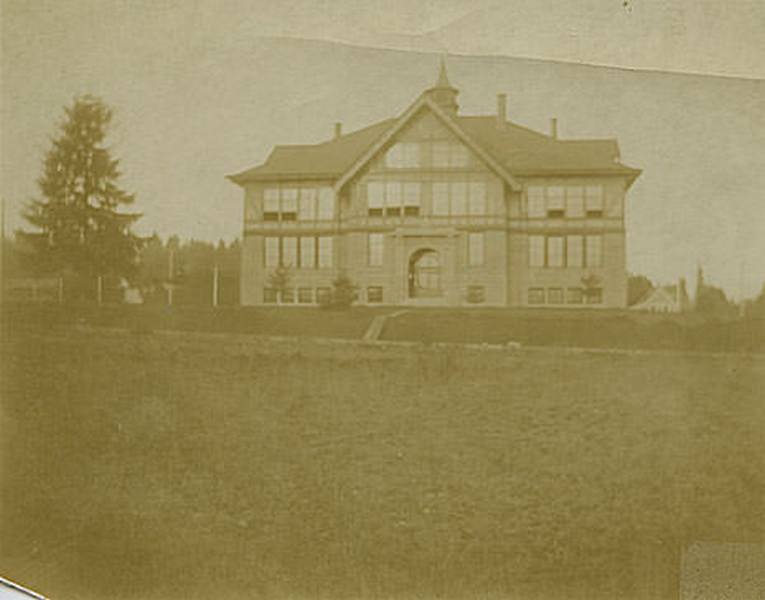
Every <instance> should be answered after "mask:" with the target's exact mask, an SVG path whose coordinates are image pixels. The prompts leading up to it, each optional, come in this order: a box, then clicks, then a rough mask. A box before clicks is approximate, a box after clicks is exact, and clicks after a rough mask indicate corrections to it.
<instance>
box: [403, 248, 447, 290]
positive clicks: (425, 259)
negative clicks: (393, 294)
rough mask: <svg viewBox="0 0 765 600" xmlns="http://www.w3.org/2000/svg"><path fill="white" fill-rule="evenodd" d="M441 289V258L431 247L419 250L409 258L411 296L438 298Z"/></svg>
mask: <svg viewBox="0 0 765 600" xmlns="http://www.w3.org/2000/svg"><path fill="white" fill-rule="evenodd" d="M439 296H443V290H442V289H441V260H440V258H439V256H438V252H436V251H435V250H432V249H430V248H423V249H421V250H417V251H416V252H415V253H414V254H412V256H411V258H410V259H409V297H410V298H437V297H439Z"/></svg>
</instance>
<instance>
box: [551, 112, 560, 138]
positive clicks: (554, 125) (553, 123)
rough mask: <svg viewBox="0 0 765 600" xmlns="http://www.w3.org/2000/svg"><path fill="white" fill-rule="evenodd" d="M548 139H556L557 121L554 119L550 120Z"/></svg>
mask: <svg viewBox="0 0 765 600" xmlns="http://www.w3.org/2000/svg"><path fill="white" fill-rule="evenodd" d="M550 137H552V139H554V140H557V139H558V119H556V118H555V117H553V118H552V119H550Z"/></svg>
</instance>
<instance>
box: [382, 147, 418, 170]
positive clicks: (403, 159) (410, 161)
mask: <svg viewBox="0 0 765 600" xmlns="http://www.w3.org/2000/svg"><path fill="white" fill-rule="evenodd" d="M385 166H387V167H391V168H393V169H407V168H408V169H412V168H416V167H419V166H420V145H419V144H418V143H416V142H398V143H396V144H393V146H391V147H390V149H389V150H388V151H387V152H386V153H385Z"/></svg>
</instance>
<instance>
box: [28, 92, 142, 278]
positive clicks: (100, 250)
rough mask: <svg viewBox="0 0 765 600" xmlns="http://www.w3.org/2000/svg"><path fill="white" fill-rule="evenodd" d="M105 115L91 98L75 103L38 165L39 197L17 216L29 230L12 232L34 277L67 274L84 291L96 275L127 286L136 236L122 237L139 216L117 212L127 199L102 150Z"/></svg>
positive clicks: (106, 109) (111, 160)
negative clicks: (22, 243)
mask: <svg viewBox="0 0 765 600" xmlns="http://www.w3.org/2000/svg"><path fill="white" fill-rule="evenodd" d="M111 119H112V110H111V109H110V108H109V107H108V106H106V105H105V104H104V103H103V102H102V101H101V100H99V99H97V98H94V97H92V96H82V97H80V98H77V99H75V101H74V103H73V104H72V106H70V107H67V108H65V118H64V120H63V122H62V123H61V125H60V128H59V129H60V130H59V132H58V135H57V137H54V138H53V139H52V147H51V149H50V150H49V151H48V154H47V155H46V157H45V161H44V163H43V174H42V176H41V177H40V178H39V179H38V185H39V188H40V192H41V198H39V199H35V200H32V201H31V202H30V203H29V204H28V205H27V207H26V210H25V211H24V215H23V216H24V218H25V219H26V220H27V221H28V222H29V223H30V224H31V225H32V226H33V227H34V228H35V229H36V231H34V232H20V234H21V236H22V237H24V238H25V239H26V241H27V242H28V243H29V246H30V247H31V249H32V252H31V256H30V257H29V258H30V259H31V262H32V267H33V268H34V270H35V271H36V272H37V273H40V274H58V275H69V276H74V277H75V279H77V280H79V282H80V285H85V286H92V281H93V279H94V278H95V277H97V276H113V277H115V278H125V279H128V280H132V279H133V277H134V275H135V273H136V269H137V257H138V251H139V250H140V246H141V241H142V240H141V238H139V237H138V236H136V235H134V234H133V233H131V231H130V227H131V226H132V224H133V223H134V222H135V221H136V220H137V219H138V218H140V216H141V215H140V214H137V213H127V212H119V211H120V209H121V208H124V207H126V206H129V205H130V204H132V203H133V200H134V197H133V196H132V195H131V194H128V193H127V192H125V191H124V190H123V189H121V188H120V187H119V185H118V180H119V177H120V175H121V173H120V171H119V161H118V160H116V159H114V158H112V157H111V155H110V153H109V150H108V148H107V147H106V146H105V145H104V141H105V138H106V133H107V129H108V127H109V124H110V122H111Z"/></svg>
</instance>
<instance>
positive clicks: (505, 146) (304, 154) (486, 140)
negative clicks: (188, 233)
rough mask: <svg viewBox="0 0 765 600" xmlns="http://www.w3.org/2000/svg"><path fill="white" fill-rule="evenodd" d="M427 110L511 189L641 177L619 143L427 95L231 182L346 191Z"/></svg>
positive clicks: (275, 154) (276, 154)
mask: <svg viewBox="0 0 765 600" xmlns="http://www.w3.org/2000/svg"><path fill="white" fill-rule="evenodd" d="M425 106H426V107H427V108H428V109H430V110H431V111H433V112H434V113H435V114H436V115H437V116H438V117H439V118H440V119H441V120H442V121H443V122H444V124H446V125H447V126H448V127H449V128H450V129H451V130H452V131H453V133H455V135H457V137H458V138H460V139H462V140H463V142H464V143H466V144H467V145H468V146H469V147H471V149H473V150H474V151H475V152H476V153H477V154H478V155H479V156H480V157H481V158H482V159H483V160H484V161H485V162H486V163H487V164H488V165H489V166H490V167H491V168H492V169H493V170H495V171H496V172H497V173H498V174H499V175H500V176H502V177H503V178H504V179H505V180H506V181H508V183H509V184H510V185H511V186H512V187H517V182H515V180H514V179H513V175H518V176H531V175H555V174H559V175H589V174H598V175H609V174H611V175H623V176H626V177H627V181H628V185H631V184H632V183H633V182H634V180H635V179H636V178H637V177H638V175H640V173H641V171H640V170H639V169H633V168H631V167H628V166H626V165H624V164H622V163H621V162H620V161H619V146H618V144H617V142H616V140H614V139H601V140H598V139H595V140H587V139H585V140H560V139H556V138H552V137H550V136H548V135H545V134H542V133H539V132H536V131H533V130H531V129H528V128H526V127H523V126H521V125H518V124H516V123H513V122H511V121H507V122H506V123H505V124H504V126H503V127H500V126H498V124H497V117H496V116H452V115H450V114H447V113H446V112H445V111H443V110H441V109H440V107H439V106H438V105H437V104H435V103H434V102H432V101H431V100H430V99H429V98H428V96H427V94H422V95H420V96H419V97H418V98H417V100H415V102H414V103H413V104H412V105H411V106H410V107H409V108H408V109H407V110H406V111H404V113H402V115H400V116H399V117H398V118H395V119H386V120H384V121H380V122H378V123H375V124H374V125H371V126H369V127H365V128H364V129H360V130H358V131H355V132H353V133H349V134H346V135H341V136H339V137H337V138H335V139H333V140H330V141H327V142H323V143H320V144H312V145H301V146H276V147H275V148H274V149H273V151H272V152H271V154H270V155H269V157H268V158H267V159H266V162H265V163H263V164H262V165H259V166H257V167H253V168H251V169H247V170H246V171H242V172H240V173H236V174H235V175H230V176H229V179H231V181H233V182H235V183H237V184H239V185H243V184H245V183H247V182H249V181H269V180H270V181H273V180H278V179H328V180H332V181H335V182H336V183H335V186H336V187H338V188H339V187H342V186H343V185H344V184H345V183H346V182H347V181H348V180H350V179H351V178H352V176H353V175H355V174H356V173H357V172H358V171H359V170H360V169H361V168H362V167H363V166H364V165H365V164H366V163H367V162H368V161H369V160H371V158H372V157H373V156H374V155H375V154H376V153H377V152H379V151H380V150H381V149H382V148H383V147H384V146H385V144H386V143H388V142H389V141H390V140H391V139H392V138H393V136H394V135H395V134H396V133H397V132H398V131H400V130H401V128H402V127H403V126H404V125H405V124H406V123H407V122H408V121H409V120H410V119H411V118H412V117H413V116H414V115H415V114H416V113H417V112H418V111H419V110H420V109H421V108H423V107H425Z"/></svg>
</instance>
